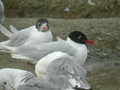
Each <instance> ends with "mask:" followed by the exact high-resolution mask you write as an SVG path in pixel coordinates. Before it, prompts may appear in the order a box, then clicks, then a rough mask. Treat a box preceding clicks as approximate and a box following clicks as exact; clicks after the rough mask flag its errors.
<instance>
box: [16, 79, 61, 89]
mask: <svg viewBox="0 0 120 90" xmlns="http://www.w3.org/2000/svg"><path fill="white" fill-rule="evenodd" d="M17 90H59V89H58V88H57V87H56V86H55V85H53V84H52V83H51V82H50V81H49V80H47V79H46V78H44V79H43V78H33V79H31V80H29V81H28V82H27V83H25V84H23V85H20V86H18V88H17Z"/></svg>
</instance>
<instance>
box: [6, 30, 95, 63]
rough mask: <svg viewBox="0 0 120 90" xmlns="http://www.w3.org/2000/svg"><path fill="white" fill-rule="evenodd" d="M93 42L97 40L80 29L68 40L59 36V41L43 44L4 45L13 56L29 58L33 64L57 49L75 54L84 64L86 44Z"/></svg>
mask: <svg viewBox="0 0 120 90" xmlns="http://www.w3.org/2000/svg"><path fill="white" fill-rule="evenodd" d="M87 43H89V44H93V45H95V42H94V41H92V40H88V39H87V37H86V35H85V34H83V33H82V32H80V31H73V32H71V33H70V34H69V35H68V37H67V40H62V39H61V38H59V39H58V40H57V41H53V42H48V43H44V44H41V45H24V46H20V47H16V48H13V47H4V48H5V49H6V51H7V52H8V53H10V54H11V56H12V58H16V59H22V60H26V61H27V60H29V62H31V63H32V64H36V63H37V61H38V60H40V59H41V58H42V57H44V56H46V55H48V54H49V53H52V52H55V51H61V52H65V53H67V54H69V55H70V56H74V58H76V60H77V61H78V63H79V64H80V65H83V64H84V63H85V61H86V58H87V53H88V50H87V46H86V44H87Z"/></svg>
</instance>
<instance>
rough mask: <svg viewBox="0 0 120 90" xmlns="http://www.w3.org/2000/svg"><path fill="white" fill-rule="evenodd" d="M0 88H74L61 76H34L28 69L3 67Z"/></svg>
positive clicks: (29, 89)
mask: <svg viewBox="0 0 120 90" xmlns="http://www.w3.org/2000/svg"><path fill="white" fill-rule="evenodd" d="M0 75H1V76H0V89H4V90H68V89H69V90H76V89H73V88H72V85H71V84H70V83H69V81H68V80H67V79H65V76H64V74H63V77H57V76H55V77H54V78H53V77H51V76H49V75H48V76H47V77H44V78H43V77H36V76H35V75H34V74H32V73H31V72H29V71H25V70H21V69H15V68H3V69H0Z"/></svg>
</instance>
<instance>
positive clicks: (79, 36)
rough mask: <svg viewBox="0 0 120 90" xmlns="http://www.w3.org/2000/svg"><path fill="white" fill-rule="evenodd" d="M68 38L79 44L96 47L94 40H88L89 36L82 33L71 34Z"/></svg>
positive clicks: (74, 32)
mask: <svg viewBox="0 0 120 90" xmlns="http://www.w3.org/2000/svg"><path fill="white" fill-rule="evenodd" d="M68 38H69V39H71V40H72V41H74V42H76V43H78V44H87V43H88V44H92V45H95V42H94V41H93V40H88V39H87V36H86V35H85V34H84V33H82V32H80V31H73V32H71V33H70V34H69V36H68Z"/></svg>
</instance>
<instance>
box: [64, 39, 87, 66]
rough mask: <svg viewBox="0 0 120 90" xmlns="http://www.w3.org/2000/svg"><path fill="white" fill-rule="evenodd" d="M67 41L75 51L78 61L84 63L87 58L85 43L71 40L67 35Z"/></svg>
mask: <svg viewBox="0 0 120 90" xmlns="http://www.w3.org/2000/svg"><path fill="white" fill-rule="evenodd" d="M66 41H67V43H68V44H69V45H70V46H72V47H73V48H74V49H75V50H76V52H74V56H75V58H76V59H77V60H78V62H80V64H81V65H83V64H84V62H85V61H86V58H87V47H86V45H85V44H79V43H76V42H74V41H72V40H71V39H70V38H69V37H68V38H67V40H66Z"/></svg>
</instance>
